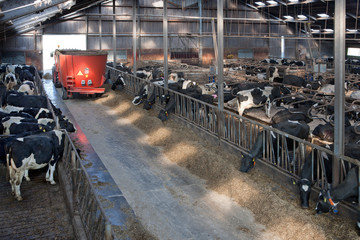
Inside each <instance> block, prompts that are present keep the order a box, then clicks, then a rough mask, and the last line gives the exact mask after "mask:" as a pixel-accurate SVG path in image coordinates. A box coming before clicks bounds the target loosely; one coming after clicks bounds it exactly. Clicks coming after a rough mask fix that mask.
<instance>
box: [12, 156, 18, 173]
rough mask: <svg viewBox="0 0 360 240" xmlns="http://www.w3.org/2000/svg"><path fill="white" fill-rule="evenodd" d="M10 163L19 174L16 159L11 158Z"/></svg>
mask: <svg viewBox="0 0 360 240" xmlns="http://www.w3.org/2000/svg"><path fill="white" fill-rule="evenodd" d="M10 162H11V167H12V168H13V169H14V170H15V171H16V172H17V171H18V170H19V169H18V168H17V167H16V165H15V162H14V159H13V158H11V159H10Z"/></svg>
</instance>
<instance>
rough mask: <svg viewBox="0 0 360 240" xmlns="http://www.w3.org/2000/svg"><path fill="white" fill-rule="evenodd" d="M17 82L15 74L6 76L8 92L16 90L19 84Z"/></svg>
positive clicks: (5, 81)
mask: <svg viewBox="0 0 360 240" xmlns="http://www.w3.org/2000/svg"><path fill="white" fill-rule="evenodd" d="M17 82H18V81H17V79H16V76H15V74H13V73H8V74H6V75H5V79H4V85H5V87H6V90H7V91H8V90H11V89H14V87H15V86H16V85H17V84H18V83H17Z"/></svg>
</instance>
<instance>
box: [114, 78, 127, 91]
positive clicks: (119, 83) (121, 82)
mask: <svg viewBox="0 0 360 240" xmlns="http://www.w3.org/2000/svg"><path fill="white" fill-rule="evenodd" d="M125 85H126V84H125V80H124V77H123V76H122V75H121V74H119V76H118V78H117V79H116V81H115V82H114V83H113V85H112V86H111V89H112V90H115V89H116V88H117V86H120V87H121V88H123V87H124V86H125Z"/></svg>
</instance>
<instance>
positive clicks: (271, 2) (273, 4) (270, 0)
mask: <svg viewBox="0 0 360 240" xmlns="http://www.w3.org/2000/svg"><path fill="white" fill-rule="evenodd" d="M266 2H267V3H268V4H269V5H271V6H276V5H278V3H277V2H275V1H273V0H269V1H266Z"/></svg>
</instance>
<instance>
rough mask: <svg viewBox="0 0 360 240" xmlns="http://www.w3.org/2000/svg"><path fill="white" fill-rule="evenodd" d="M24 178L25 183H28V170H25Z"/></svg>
mask: <svg viewBox="0 0 360 240" xmlns="http://www.w3.org/2000/svg"><path fill="white" fill-rule="evenodd" d="M24 177H25V180H26V181H27V182H30V178H29V169H26V170H25V173H24Z"/></svg>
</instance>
